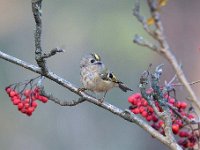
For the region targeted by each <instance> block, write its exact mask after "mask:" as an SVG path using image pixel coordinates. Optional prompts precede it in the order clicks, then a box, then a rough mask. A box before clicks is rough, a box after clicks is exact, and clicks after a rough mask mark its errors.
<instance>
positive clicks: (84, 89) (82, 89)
mask: <svg viewBox="0 0 200 150" xmlns="http://www.w3.org/2000/svg"><path fill="white" fill-rule="evenodd" d="M86 90H87V89H86V88H78V92H84V91H86Z"/></svg>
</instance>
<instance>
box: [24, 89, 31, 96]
mask: <svg viewBox="0 0 200 150" xmlns="http://www.w3.org/2000/svg"><path fill="white" fill-rule="evenodd" d="M31 92H32V91H31V90H29V89H27V90H25V91H24V96H26V97H29V96H30V95H31Z"/></svg>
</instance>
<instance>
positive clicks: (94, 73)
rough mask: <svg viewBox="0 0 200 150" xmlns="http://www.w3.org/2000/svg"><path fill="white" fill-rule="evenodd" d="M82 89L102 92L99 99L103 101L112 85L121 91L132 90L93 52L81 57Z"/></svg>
mask: <svg viewBox="0 0 200 150" xmlns="http://www.w3.org/2000/svg"><path fill="white" fill-rule="evenodd" d="M80 71H81V72H80V74H81V82H82V84H83V87H84V88H82V90H90V91H92V92H95V93H100V92H104V96H103V97H102V99H100V101H101V102H103V100H104V98H105V95H106V93H107V92H108V91H109V90H110V89H112V88H113V87H119V88H120V89H121V90H122V91H124V92H127V91H132V90H131V89H130V88H128V87H127V86H126V85H125V84H124V83H123V82H121V81H120V80H118V79H117V78H116V76H115V75H114V74H113V73H112V72H110V71H109V70H108V69H107V68H106V67H105V65H104V63H103V62H102V61H101V57H100V56H99V55H97V54H95V53H91V54H87V55H85V56H84V57H82V59H81V62H80Z"/></svg>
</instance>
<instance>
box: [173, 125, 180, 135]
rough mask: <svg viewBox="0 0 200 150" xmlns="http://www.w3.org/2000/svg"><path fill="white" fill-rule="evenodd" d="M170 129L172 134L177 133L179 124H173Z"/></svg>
mask: <svg viewBox="0 0 200 150" xmlns="http://www.w3.org/2000/svg"><path fill="white" fill-rule="evenodd" d="M172 131H173V133H174V134H177V133H178V132H179V125H178V124H173V125H172Z"/></svg>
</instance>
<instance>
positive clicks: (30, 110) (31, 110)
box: [27, 107, 35, 113]
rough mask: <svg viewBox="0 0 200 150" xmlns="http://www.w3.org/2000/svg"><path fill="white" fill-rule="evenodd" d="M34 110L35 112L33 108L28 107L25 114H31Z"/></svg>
mask: <svg viewBox="0 0 200 150" xmlns="http://www.w3.org/2000/svg"><path fill="white" fill-rule="evenodd" d="M34 110H35V108H34V107H29V108H28V109H27V113H32V112H33V111H34Z"/></svg>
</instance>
